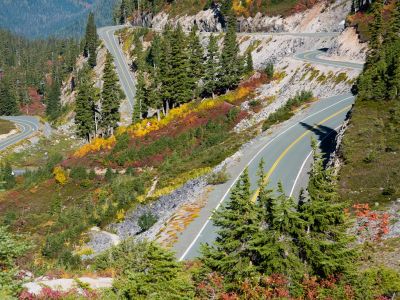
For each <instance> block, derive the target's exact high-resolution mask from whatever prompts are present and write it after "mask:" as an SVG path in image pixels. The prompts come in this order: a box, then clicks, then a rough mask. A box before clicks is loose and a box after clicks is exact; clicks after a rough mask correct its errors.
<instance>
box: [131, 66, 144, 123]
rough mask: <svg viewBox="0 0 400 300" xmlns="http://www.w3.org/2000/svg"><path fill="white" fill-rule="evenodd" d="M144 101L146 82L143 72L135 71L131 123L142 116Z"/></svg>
mask: <svg viewBox="0 0 400 300" xmlns="http://www.w3.org/2000/svg"><path fill="white" fill-rule="evenodd" d="M145 102H146V82H145V78H144V72H143V71H142V70H139V71H138V72H137V83H136V95H135V105H134V107H133V116H132V124H135V123H137V122H139V121H140V120H141V119H142V117H143V105H144V103H145Z"/></svg>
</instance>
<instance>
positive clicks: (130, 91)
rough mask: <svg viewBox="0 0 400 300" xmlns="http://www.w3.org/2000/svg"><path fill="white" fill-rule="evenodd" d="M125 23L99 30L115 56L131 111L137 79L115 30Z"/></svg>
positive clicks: (107, 46) (122, 26)
mask: <svg viewBox="0 0 400 300" xmlns="http://www.w3.org/2000/svg"><path fill="white" fill-rule="evenodd" d="M124 27H126V26H124V25H121V26H109V27H102V28H99V29H98V30H97V33H98V34H99V36H100V38H101V39H102V40H103V41H104V44H105V46H106V48H107V50H108V51H109V52H110V53H111V55H112V56H113V58H114V63H115V67H116V69H117V73H118V77H119V81H120V83H121V87H122V89H123V90H124V92H125V96H126V98H127V99H128V102H129V108H130V113H131V114H132V112H133V107H134V104H135V94H136V89H135V79H134V77H133V75H132V73H131V71H130V69H129V64H128V61H127V59H126V57H125V55H124V53H123V52H122V49H121V47H120V45H119V42H118V39H117V37H116V36H115V32H116V31H118V30H120V29H123V28H124Z"/></svg>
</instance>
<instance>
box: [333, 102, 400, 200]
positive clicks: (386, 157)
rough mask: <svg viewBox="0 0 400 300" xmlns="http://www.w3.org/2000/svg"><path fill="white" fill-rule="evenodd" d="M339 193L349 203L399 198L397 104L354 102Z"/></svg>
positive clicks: (399, 116) (399, 115) (399, 113)
mask: <svg viewBox="0 0 400 300" xmlns="http://www.w3.org/2000/svg"><path fill="white" fill-rule="evenodd" d="M342 155H343V159H344V166H343V167H342V169H341V171H340V177H339V191H340V195H341V197H342V198H343V199H344V200H350V201H351V202H352V203H366V202H368V203H375V202H378V203H382V204H385V203H388V202H389V201H393V200H396V199H397V198H399V197H400V188H399V179H400V104H399V103H398V101H387V102H384V103H382V102H371V101H368V102H367V101H357V102H356V105H355V108H354V111H353V115H352V118H351V122H350V125H349V128H348V130H347V132H346V134H345V137H344V140H343V146H342Z"/></svg>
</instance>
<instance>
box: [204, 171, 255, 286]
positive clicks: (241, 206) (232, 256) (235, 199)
mask: <svg viewBox="0 0 400 300" xmlns="http://www.w3.org/2000/svg"><path fill="white" fill-rule="evenodd" d="M250 196H251V193H250V182H249V175H248V171H247V169H246V170H245V171H244V173H243V175H242V176H241V177H240V179H239V181H238V182H237V183H236V186H235V188H234V189H233V190H232V192H231V196H230V199H229V201H228V203H226V205H225V206H224V207H223V208H222V209H220V210H219V211H217V212H215V214H214V216H213V223H214V224H215V225H216V226H218V232H217V233H218V237H217V239H216V241H215V243H214V246H208V245H207V246H204V247H203V249H202V252H203V258H202V260H203V262H204V264H205V266H206V267H208V268H210V269H211V270H213V271H217V272H219V273H221V274H222V275H224V277H225V279H226V280H227V282H231V283H233V282H240V281H243V280H245V279H246V278H248V277H251V276H253V275H254V274H255V271H256V270H255V267H254V265H253V264H252V262H251V257H250V249H249V242H250V240H251V239H252V238H253V235H254V234H255V233H256V232H258V230H259V226H260V224H259V220H258V218H257V217H258V216H257V214H256V212H255V209H254V204H253V203H252V202H251V199H250Z"/></svg>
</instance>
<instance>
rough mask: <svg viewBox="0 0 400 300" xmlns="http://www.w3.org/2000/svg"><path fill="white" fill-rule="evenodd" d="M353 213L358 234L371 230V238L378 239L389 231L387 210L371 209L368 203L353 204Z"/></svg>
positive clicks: (368, 232)
mask: <svg viewBox="0 0 400 300" xmlns="http://www.w3.org/2000/svg"><path fill="white" fill-rule="evenodd" d="M353 208H354V210H355V215H356V217H357V223H358V224H359V226H358V232H359V234H362V233H367V234H370V233H371V232H372V237H371V238H372V239H373V240H380V239H382V237H383V236H384V235H386V234H388V233H389V219H390V215H389V214H388V213H387V212H377V211H372V210H371V209H370V207H369V204H368V203H365V204H363V203H358V204H354V205H353Z"/></svg>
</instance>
